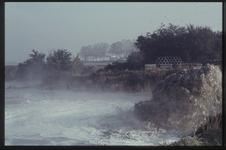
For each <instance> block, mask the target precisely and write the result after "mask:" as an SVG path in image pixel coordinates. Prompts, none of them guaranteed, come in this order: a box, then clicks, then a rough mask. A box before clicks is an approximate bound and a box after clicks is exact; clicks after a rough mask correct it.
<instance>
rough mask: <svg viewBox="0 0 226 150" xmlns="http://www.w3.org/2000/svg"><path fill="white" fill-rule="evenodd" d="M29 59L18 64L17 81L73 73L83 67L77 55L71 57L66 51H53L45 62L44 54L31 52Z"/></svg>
mask: <svg viewBox="0 0 226 150" xmlns="http://www.w3.org/2000/svg"><path fill="white" fill-rule="evenodd" d="M32 52H33V54H29V56H30V58H29V59H27V60H26V61H24V62H23V63H19V64H18V70H17V73H16V74H17V77H18V78H19V79H27V78H29V79H40V78H43V77H46V76H49V75H50V76H55V75H57V74H60V73H65V72H75V71H76V69H78V68H79V67H82V66H83V63H82V62H81V61H80V58H79V55H77V56H76V57H74V56H72V54H71V52H69V51H67V50H66V49H58V50H53V51H51V52H50V53H49V55H48V57H47V58H46V61H45V54H43V53H39V52H38V51H35V50H32Z"/></svg>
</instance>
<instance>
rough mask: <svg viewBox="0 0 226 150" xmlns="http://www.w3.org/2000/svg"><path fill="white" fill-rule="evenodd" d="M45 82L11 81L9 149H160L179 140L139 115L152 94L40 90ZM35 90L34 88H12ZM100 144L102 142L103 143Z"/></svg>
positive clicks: (7, 107) (7, 106)
mask: <svg viewBox="0 0 226 150" xmlns="http://www.w3.org/2000/svg"><path fill="white" fill-rule="evenodd" d="M38 83H40V81H30V82H17V81H10V82H5V88H6V89H5V145H92V144H96V145H97V144H100V145H104V144H105V145H139V146H142V145H155V144H156V143H157V142H161V141H163V140H164V139H165V140H166V142H173V141H176V140H178V137H174V136H171V135H169V134H167V132H166V131H164V130H160V131H159V132H158V133H156V131H155V129H154V128H153V129H152V128H150V127H148V123H147V122H141V121H139V120H138V119H137V118H136V117H135V116H134V113H133V106H134V103H137V102H139V101H140V100H146V99H150V97H151V96H152V95H151V93H150V92H149V93H148V92H146V93H122V92H115V93H113V92H96V91H76V92H75V91H73V90H40V89H36V88H34V87H33V88H32V85H35V84H38ZM14 85H15V87H30V88H12V89H7V87H9V86H14ZM99 140H100V141H99Z"/></svg>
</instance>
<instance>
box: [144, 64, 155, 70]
mask: <svg viewBox="0 0 226 150" xmlns="http://www.w3.org/2000/svg"><path fill="white" fill-rule="evenodd" d="M144 68H145V70H152V69H156V64H145V65H144Z"/></svg>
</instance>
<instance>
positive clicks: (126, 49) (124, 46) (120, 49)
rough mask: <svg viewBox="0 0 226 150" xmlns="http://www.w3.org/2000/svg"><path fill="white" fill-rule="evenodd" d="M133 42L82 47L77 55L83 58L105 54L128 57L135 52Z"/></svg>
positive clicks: (125, 41)
mask: <svg viewBox="0 0 226 150" xmlns="http://www.w3.org/2000/svg"><path fill="white" fill-rule="evenodd" d="M136 50H137V49H136V47H135V46H134V42H133V41H131V40H122V41H117V42H114V43H112V44H111V45H108V44H107V43H97V44H94V45H88V46H83V47H82V48H81V50H80V52H79V54H80V55H81V56H83V57H85V56H104V55H106V54H107V53H109V54H115V55H120V54H124V55H128V54H130V53H131V52H132V51H136Z"/></svg>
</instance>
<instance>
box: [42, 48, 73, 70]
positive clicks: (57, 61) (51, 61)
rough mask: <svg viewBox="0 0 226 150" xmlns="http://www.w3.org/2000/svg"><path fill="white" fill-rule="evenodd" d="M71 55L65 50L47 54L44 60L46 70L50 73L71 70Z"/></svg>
mask: <svg viewBox="0 0 226 150" xmlns="http://www.w3.org/2000/svg"><path fill="white" fill-rule="evenodd" d="M71 56H72V54H71V52H69V51H67V50H66V49H58V50H57V51H56V50H54V51H52V52H50V53H49V56H48V57H47V58H46V61H47V62H46V63H47V68H48V69H49V70H52V71H57V72H61V71H63V72H64V71H70V70H71V69H72V65H71V62H72V58H71Z"/></svg>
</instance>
